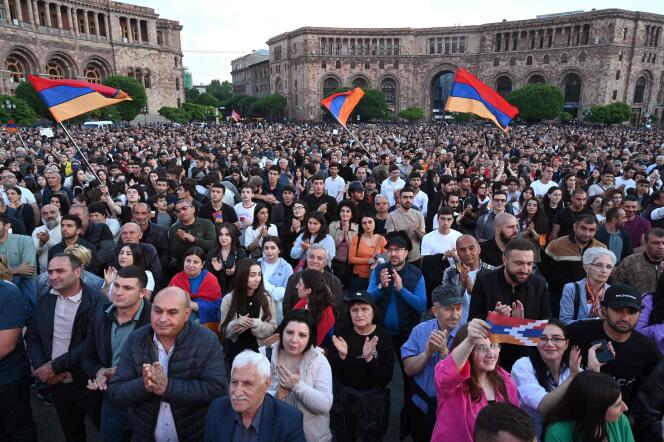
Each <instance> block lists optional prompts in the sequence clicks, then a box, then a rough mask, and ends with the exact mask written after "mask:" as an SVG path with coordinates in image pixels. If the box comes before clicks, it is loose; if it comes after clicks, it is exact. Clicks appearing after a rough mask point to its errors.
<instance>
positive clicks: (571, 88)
mask: <svg viewBox="0 0 664 442" xmlns="http://www.w3.org/2000/svg"><path fill="white" fill-rule="evenodd" d="M563 88H564V90H565V103H564V104H563V109H564V110H565V112H569V113H570V114H572V116H573V117H577V116H578V115H579V107H580V106H581V77H579V75H578V74H567V75H566V76H565V79H564V80H563Z"/></svg>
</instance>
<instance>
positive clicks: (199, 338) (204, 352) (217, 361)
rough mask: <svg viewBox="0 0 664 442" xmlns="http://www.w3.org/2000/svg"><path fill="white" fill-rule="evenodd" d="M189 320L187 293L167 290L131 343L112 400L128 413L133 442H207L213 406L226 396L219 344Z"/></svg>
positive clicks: (115, 377) (160, 294) (114, 382)
mask: <svg viewBox="0 0 664 442" xmlns="http://www.w3.org/2000/svg"><path fill="white" fill-rule="evenodd" d="M190 315H191V301H190V299H189V295H188V294H187V292H185V291H184V290H182V289H180V288H178V287H167V288H165V289H163V290H161V291H159V292H158V293H157V294H156V295H155V296H154V298H153V300H152V310H151V313H150V324H146V325H144V326H142V327H140V328H138V329H136V330H134V331H133V332H132V333H131V335H129V337H128V338H127V341H126V343H125V345H124V349H123V351H122V356H121V357H120V362H119V363H118V367H117V371H116V372H115V374H114V375H113V376H112V377H111V381H110V384H109V388H108V393H107V394H108V396H109V399H110V400H111V401H112V403H113V404H114V405H116V406H118V407H121V408H128V410H129V424H130V425H131V428H132V431H133V433H134V440H154V441H156V442H160V441H180V442H189V441H190V442H194V441H200V440H202V439H203V431H204V427H205V416H206V415H207V409H208V406H209V404H210V403H211V402H212V400H213V399H214V398H217V397H219V396H222V395H224V394H225V393H226V373H225V371H224V362H223V357H222V354H221V347H220V346H219V341H218V339H217V337H216V336H215V334H214V333H212V332H211V331H210V330H209V329H207V328H205V327H200V326H198V325H196V324H194V323H193V322H191V321H189V316H190Z"/></svg>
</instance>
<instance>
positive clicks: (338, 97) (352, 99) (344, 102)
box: [321, 87, 364, 127]
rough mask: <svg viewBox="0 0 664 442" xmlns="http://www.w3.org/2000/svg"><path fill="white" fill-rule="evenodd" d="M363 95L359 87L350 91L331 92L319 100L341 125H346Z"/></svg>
mask: <svg viewBox="0 0 664 442" xmlns="http://www.w3.org/2000/svg"><path fill="white" fill-rule="evenodd" d="M362 97H364V91H363V90H362V89H360V88H359V87H356V88H355V89H353V90H351V91H346V92H339V93H336V94H332V95H330V96H329V97H327V98H324V99H323V101H321V104H322V105H323V106H325V108H326V109H327V110H329V111H330V113H331V114H332V116H333V117H334V118H336V119H337V121H338V122H339V123H341V125H342V126H343V127H346V121H348V117H349V116H350V114H351V113H352V112H353V109H355V106H357V103H359V102H360V100H361V99H362Z"/></svg>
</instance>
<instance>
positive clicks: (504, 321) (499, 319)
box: [486, 312, 549, 347]
mask: <svg viewBox="0 0 664 442" xmlns="http://www.w3.org/2000/svg"><path fill="white" fill-rule="evenodd" d="M486 322H487V323H488V324H489V325H490V326H491V332H490V336H489V339H491V342H500V343H503V344H514V345H525V346H529V347H534V346H536V345H537V344H538V343H539V340H540V338H541V337H542V333H544V328H545V327H546V326H547V324H548V323H549V321H548V320H546V319H523V318H514V317H512V316H505V315H501V314H499V313H496V312H489V315H488V316H487V318H486Z"/></svg>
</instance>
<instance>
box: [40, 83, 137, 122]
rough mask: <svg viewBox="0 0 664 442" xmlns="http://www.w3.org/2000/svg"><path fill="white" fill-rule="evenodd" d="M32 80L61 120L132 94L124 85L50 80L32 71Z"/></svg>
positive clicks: (54, 116)
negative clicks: (123, 87)
mask: <svg viewBox="0 0 664 442" xmlns="http://www.w3.org/2000/svg"><path fill="white" fill-rule="evenodd" d="M28 81H29V82H30V84H32V87H34V88H35V90H36V91H37V94H39V97H40V98H41V99H42V101H43V102H44V104H45V105H46V107H47V108H48V110H49V111H50V112H51V114H52V115H53V118H54V119H55V121H57V122H61V121H63V120H68V119H70V118H74V117H77V116H79V115H81V114H84V113H86V112H90V111H93V110H95V109H99V108H102V107H106V106H110V105H112V104H117V103H120V102H122V101H126V100H131V97H130V96H129V95H127V93H125V92H123V91H121V90H120V89H115V88H112V87H109V86H104V85H101V84H94V83H88V82H85V81H79V80H49V79H47V78H42V77H37V76H34V75H28Z"/></svg>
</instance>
